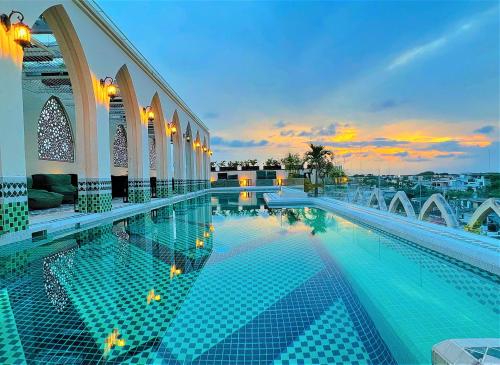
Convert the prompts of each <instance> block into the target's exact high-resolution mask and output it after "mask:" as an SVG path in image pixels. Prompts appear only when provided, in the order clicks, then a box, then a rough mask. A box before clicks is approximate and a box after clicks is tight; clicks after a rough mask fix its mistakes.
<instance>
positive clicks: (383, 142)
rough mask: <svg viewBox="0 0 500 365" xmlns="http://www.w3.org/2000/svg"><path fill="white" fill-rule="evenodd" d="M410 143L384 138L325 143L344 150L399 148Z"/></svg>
mask: <svg viewBox="0 0 500 365" xmlns="http://www.w3.org/2000/svg"><path fill="white" fill-rule="evenodd" d="M409 143H410V142H409V141H398V140H394V139H388V138H384V137H377V138H373V139H370V140H367V141H352V142H328V143H325V144H326V145H328V146H333V147H343V148H356V147H368V146H373V147H397V146H406V145H408V144H409Z"/></svg>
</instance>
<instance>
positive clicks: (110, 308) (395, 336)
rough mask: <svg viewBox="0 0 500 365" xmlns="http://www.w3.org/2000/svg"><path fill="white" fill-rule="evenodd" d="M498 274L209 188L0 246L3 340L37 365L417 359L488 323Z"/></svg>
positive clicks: (485, 330) (334, 219) (491, 324)
mask: <svg viewBox="0 0 500 365" xmlns="http://www.w3.org/2000/svg"><path fill="white" fill-rule="evenodd" d="M499 285H500V280H499V278H498V277H497V276H491V275H487V274H485V273H484V272H482V271H480V270H476V269H474V268H471V267H470V266H468V265H465V264H463V263H459V262H456V261H453V260H450V259H448V258H446V257H444V256H442V255H437V254H435V253H433V252H430V251H428V250H424V249H422V248H420V247H418V246H416V245H414V244H412V243H409V242H403V241H401V240H398V239H395V238H393V237H390V236H388V235H385V234H382V233H380V232H377V231H375V230H373V229H370V228H369V227H362V226H360V225H359V224H355V223H353V222H350V221H347V220H345V219H342V218H340V217H338V216H336V215H333V214H330V213H327V212H324V211H322V210H318V209H312V208H303V209H295V208H293V209H292V208H290V209H268V208H267V207H266V206H265V203H264V201H263V199H262V194H258V193H257V194H256V193H253V192H245V193H244V194H219V195H213V196H209V195H205V196H202V197H198V198H196V199H192V200H189V201H185V202H181V203H178V204H175V205H173V206H167V207H163V208H159V209H155V210H153V211H151V212H149V213H144V214H139V215H136V216H133V217H130V218H126V219H122V220H120V221H117V222H114V223H113V224H103V225H101V226H99V227H97V228H93V229H90V230H86V231H82V232H79V233H77V234H73V235H69V236H67V237H64V238H61V239H55V240H50V239H47V240H45V241H39V242H37V243H32V242H26V243H20V244H19V245H15V246H12V245H10V246H8V247H0V308H2V309H3V310H4V312H5V313H7V314H6V315H4V317H3V318H5V319H3V320H4V321H5V326H3V324H4V323H2V328H1V329H0V344H2V345H3V344H5V343H9V346H12V347H13V348H14V347H17V348H21V349H22V351H24V356H25V358H26V361H27V362H28V363H41V364H50V363H72V364H75V363H82V364H92V363H98V362H99V361H101V360H103V359H105V360H106V361H107V362H110V363H121V362H127V361H128V362H130V363H133V362H136V363H146V359H148V358H149V360H151V359H152V358H160V359H161V358H162V359H163V360H164V361H166V362H168V361H169V360H172V361H173V362H174V363H175V362H183V361H186V362H188V363H189V362H190V361H198V362H199V363H205V364H211V363H215V362H217V361H220V360H221V359H222V358H224V356H226V357H227V358H231V359H233V360H234V363H243V362H246V361H249V359H250V358H251V359H253V360H252V361H254V363H259V362H260V363H269V362H271V361H272V360H277V359H278V360H283V361H285V360H287V361H288V360H290V359H294V358H296V356H299V355H298V354H300V356H303V357H304V361H303V363H313V362H314V361H320V360H321V359H323V360H324V358H325V356H326V355H325V354H324V351H330V350H331V351H332V353H331V354H329V355H328V357H329V358H330V359H333V360H331V362H330V363H354V362H355V361H357V360H359V359H361V360H360V362H362V363H363V362H365V363H369V362H370V361H371V362H372V363H380V362H383V363H387V362H388V363H392V362H394V359H397V360H399V361H400V362H401V363H426V362H427V363H428V362H429V358H430V357H429V354H430V348H431V347H432V345H433V344H434V343H436V342H438V341H440V340H443V339H446V338H449V337H487V336H490V337H491V336H495V335H497V334H498V328H496V327H495V323H498V319H499V315H500V313H499V310H498V308H499V303H500V301H499ZM276 318H279V321H276ZM16 331H17V332H16ZM318 343H319V344H320V345H318ZM323 345H324V346H326V347H325V348H326V349H327V350H324V349H323V347H322V346H323ZM342 346H343V347H342ZM340 349H341V350H344V351H343V352H342V353H341V354H340V355H339V354H337V353H336V352H335V351H337V350H340ZM11 352H12V353H14V351H11ZM337 352H339V351H337ZM221 354H223V356H222V355H221ZM294 356H295V357H294ZM322 356H323V357H322ZM313 359H316V360H313ZM346 359H347V360H346ZM299 363H300V362H299ZM320 363H321V361H320Z"/></svg>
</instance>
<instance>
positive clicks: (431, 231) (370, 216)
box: [264, 188, 500, 275]
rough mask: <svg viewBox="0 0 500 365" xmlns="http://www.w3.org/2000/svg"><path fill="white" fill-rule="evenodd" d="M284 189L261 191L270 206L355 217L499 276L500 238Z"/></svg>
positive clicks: (357, 219) (362, 221)
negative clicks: (298, 208) (303, 208)
mask: <svg viewBox="0 0 500 365" xmlns="http://www.w3.org/2000/svg"><path fill="white" fill-rule="evenodd" d="M289 190H290V189H286V188H284V189H283V192H282V193H267V194H264V200H265V201H266V203H267V204H268V206H269V207H317V208H321V209H324V210H326V211H329V212H332V213H336V214H339V215H341V216H344V217H346V218H348V219H354V220H356V221H359V222H361V223H365V224H367V225H369V226H372V227H374V228H378V229H380V230H382V231H385V232H388V233H390V234H393V235H396V236H398V237H401V238H403V239H406V240H408V241H411V242H414V243H416V244H418V245H421V246H423V247H425V248H428V249H431V250H433V251H436V252H439V253H441V254H444V255H446V256H449V257H452V258H455V259H457V260H459V261H462V262H465V263H467V264H470V265H472V266H475V267H478V268H480V269H483V270H485V271H488V272H490V273H493V274H496V275H500V241H498V240H495V239H493V238H491V237H487V236H481V235H477V234H474V233H470V232H466V231H462V230H460V229H456V228H450V227H445V226H440V225H437V224H433V223H430V222H424V221H419V220H416V219H412V218H408V217H404V216H400V215H397V214H393V213H389V212H385V211H380V210H377V209H374V208H369V207H364V206H359V205H354V204H351V203H346V202H343V201H340V200H336V199H333V198H324V197H309V196H307V195H306V194H304V193H302V194H300V192H296V191H294V192H290V191H289Z"/></svg>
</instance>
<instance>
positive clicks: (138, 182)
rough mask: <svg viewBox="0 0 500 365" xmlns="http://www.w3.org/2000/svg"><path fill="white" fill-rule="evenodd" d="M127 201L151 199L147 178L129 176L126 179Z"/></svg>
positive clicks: (134, 201)
mask: <svg viewBox="0 0 500 365" xmlns="http://www.w3.org/2000/svg"><path fill="white" fill-rule="evenodd" d="M128 201H129V202H130V203H147V202H149V201H151V184H150V182H149V179H141V178H135V179H134V178H130V179H129V180H128Z"/></svg>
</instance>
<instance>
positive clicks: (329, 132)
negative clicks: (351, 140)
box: [311, 123, 338, 136]
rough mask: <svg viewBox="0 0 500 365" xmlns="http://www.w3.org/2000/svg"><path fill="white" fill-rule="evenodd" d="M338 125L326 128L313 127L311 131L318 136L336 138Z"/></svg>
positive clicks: (332, 124) (331, 124) (330, 125)
mask: <svg viewBox="0 0 500 365" xmlns="http://www.w3.org/2000/svg"><path fill="white" fill-rule="evenodd" d="M337 125H338V124H337V123H330V124H329V125H327V126H326V127H313V128H311V131H312V132H313V133H314V134H316V135H318V136H334V135H335V134H336V133H337Z"/></svg>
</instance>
